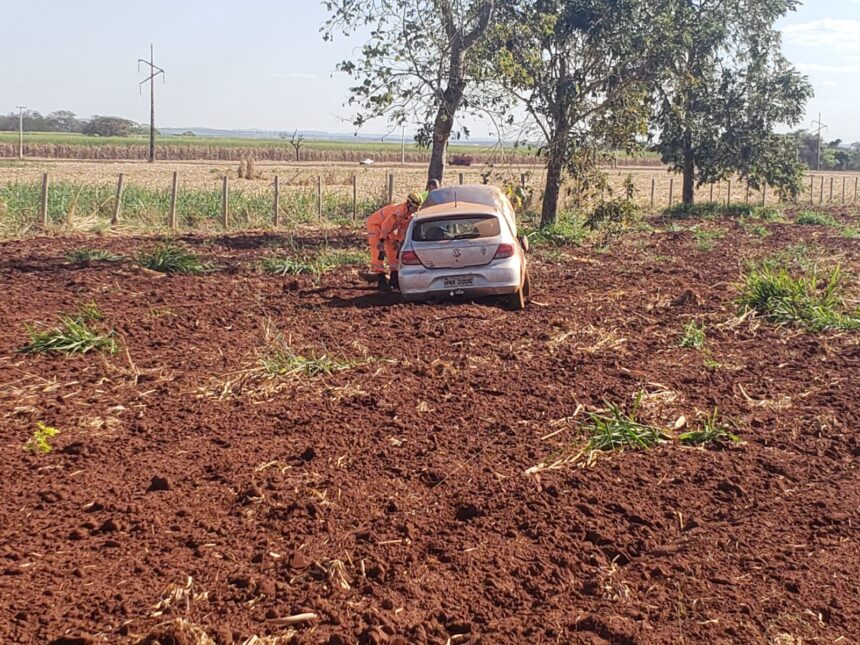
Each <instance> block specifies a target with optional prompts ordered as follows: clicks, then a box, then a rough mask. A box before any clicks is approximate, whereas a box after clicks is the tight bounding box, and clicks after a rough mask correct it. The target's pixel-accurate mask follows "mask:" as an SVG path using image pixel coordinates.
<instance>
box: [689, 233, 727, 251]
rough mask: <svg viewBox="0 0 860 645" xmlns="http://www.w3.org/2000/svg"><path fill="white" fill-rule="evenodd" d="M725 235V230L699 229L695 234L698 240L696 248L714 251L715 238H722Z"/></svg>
mask: <svg viewBox="0 0 860 645" xmlns="http://www.w3.org/2000/svg"><path fill="white" fill-rule="evenodd" d="M725 236H726V232H725V231H706V230H703V229H699V230H697V231H696V232H695V233H694V234H693V237H694V239H695V240H696V248H697V249H699V250H700V251H702V252H707V251H713V250H714V240H719V239H722V238H724V237H725Z"/></svg>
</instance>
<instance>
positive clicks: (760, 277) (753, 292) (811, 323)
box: [737, 260, 860, 332]
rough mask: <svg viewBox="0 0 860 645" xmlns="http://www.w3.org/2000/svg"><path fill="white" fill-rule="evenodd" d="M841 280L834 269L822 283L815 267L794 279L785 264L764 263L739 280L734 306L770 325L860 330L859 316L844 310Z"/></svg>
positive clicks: (838, 272)
mask: <svg viewBox="0 0 860 645" xmlns="http://www.w3.org/2000/svg"><path fill="white" fill-rule="evenodd" d="M844 279H845V277H844V274H843V273H842V270H841V269H840V267H838V266H837V267H835V268H834V269H832V270H831V271H830V272H829V274H826V275H824V277H823V279H822V276H821V275H820V274H819V272H818V269H817V268H816V267H815V266H812V267H807V268H804V269H803V270H802V273H801V274H800V275H797V276H795V275H792V273H791V272H790V271H789V269H788V268H787V266H786V265H785V264H781V263H779V262H777V261H774V260H766V261H764V262H763V263H761V264H759V265H758V266H754V267H752V268H751V269H750V270H749V271H748V272H747V273H746V275H744V276H743V285H742V289H741V295H740V297H739V298H738V300H737V302H738V304H739V305H740V306H741V308H742V310H752V311H755V312H756V313H758V314H760V315H762V316H764V317H765V318H766V319H767V320H768V321H770V322H772V323H776V324H780V325H784V324H796V325H800V326H802V327H804V328H806V329H807V330H808V331H811V332H820V331H825V330H830V329H841V330H856V329H860V312H858V311H855V312H849V311H847V310H846V306H845V300H844V297H843V291H844Z"/></svg>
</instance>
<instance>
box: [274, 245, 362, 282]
mask: <svg viewBox="0 0 860 645" xmlns="http://www.w3.org/2000/svg"><path fill="white" fill-rule="evenodd" d="M365 261H366V257H365V254H364V253H363V252H361V251H357V250H340V249H323V250H322V251H320V252H318V253H316V254H300V255H298V256H292V255H284V254H274V255H269V256H267V257H265V258H263V259H262V261H261V263H260V267H261V268H262V270H263V271H264V272H265V273H271V274H273V275H281V276H286V275H321V274H323V273H328V272H329V271H333V270H335V269H337V268H340V267H343V266H350V265H356V264H359V265H360V264H363V263H364V262H365Z"/></svg>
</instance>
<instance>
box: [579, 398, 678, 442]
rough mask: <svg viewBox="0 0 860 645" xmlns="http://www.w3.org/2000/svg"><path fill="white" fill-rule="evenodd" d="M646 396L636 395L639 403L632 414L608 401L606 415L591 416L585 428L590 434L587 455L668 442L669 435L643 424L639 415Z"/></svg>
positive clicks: (634, 405)
mask: <svg viewBox="0 0 860 645" xmlns="http://www.w3.org/2000/svg"><path fill="white" fill-rule="evenodd" d="M642 397H643V393H642V392H640V393H639V394H637V395H636V400H635V402H634V403H633V407H632V408H631V410H630V411H629V412H624V411H623V410H622V409H621V407H620V406H618V405H615V404H613V403H608V402H607V403H606V407H607V410H606V411H605V412H603V413H596V412H592V413H589V415H588V422H587V423H586V425H585V430H586V432H587V433H588V443H587V444H586V447H585V452H586V453H594V452H610V451H613V450H623V449H625V448H632V449H648V448H650V447H652V446H655V445H657V444H658V443H661V442H663V441H665V440H666V434H665V433H664V432H663V431H662V430H660V429H659V428H655V427H654V426H649V425H646V424H644V423H640V422H639V420H638V418H637V415H638V413H639V408H640V406H641V403H642Z"/></svg>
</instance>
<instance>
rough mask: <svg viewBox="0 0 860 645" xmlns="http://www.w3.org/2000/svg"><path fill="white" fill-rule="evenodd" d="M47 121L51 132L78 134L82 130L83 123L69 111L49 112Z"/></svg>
mask: <svg viewBox="0 0 860 645" xmlns="http://www.w3.org/2000/svg"><path fill="white" fill-rule="evenodd" d="M47 120H48V121H49V122H50V123H51V125H52V132H80V131H81V130H82V129H83V123H82V122H81V121H80V119H78V118H77V116H75V113H74V112H70V111H69V110H57V111H56V112H51V113H50V114H49V115H48V117H47Z"/></svg>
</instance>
